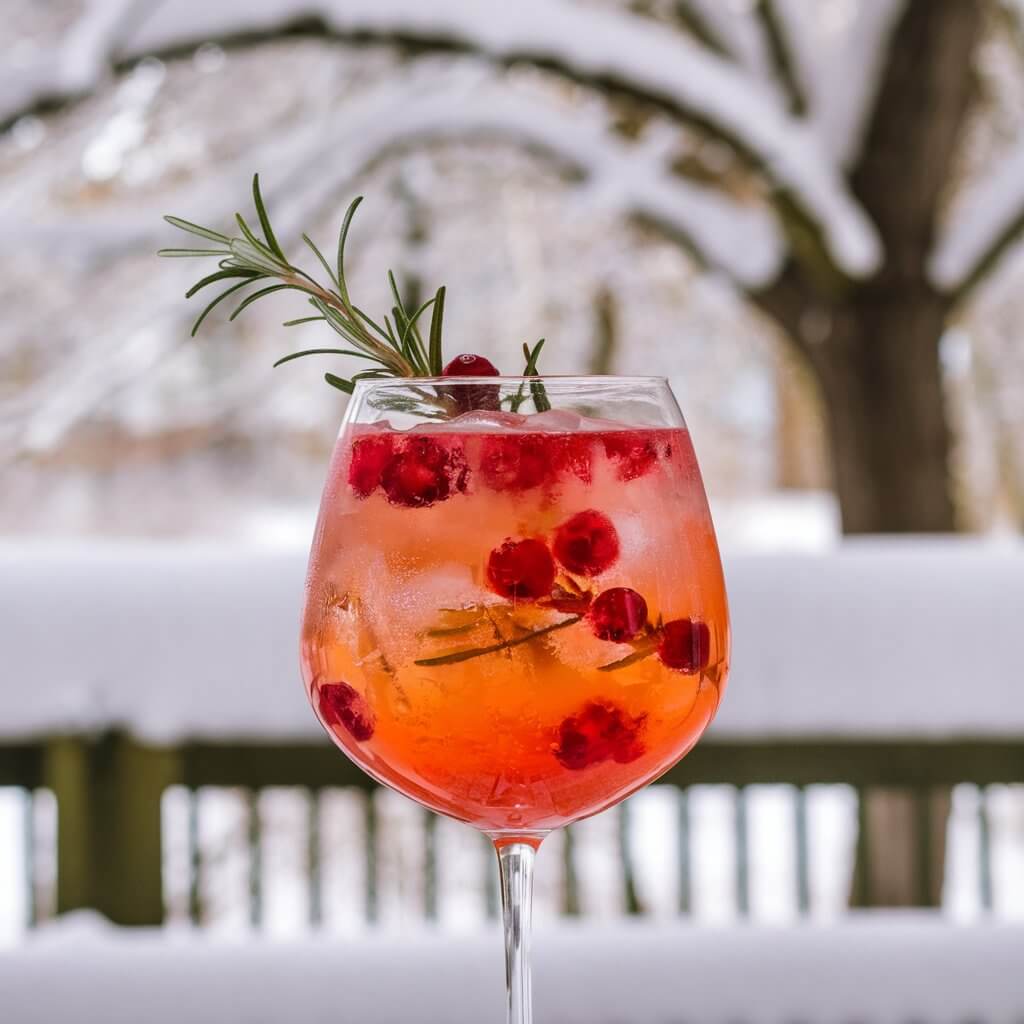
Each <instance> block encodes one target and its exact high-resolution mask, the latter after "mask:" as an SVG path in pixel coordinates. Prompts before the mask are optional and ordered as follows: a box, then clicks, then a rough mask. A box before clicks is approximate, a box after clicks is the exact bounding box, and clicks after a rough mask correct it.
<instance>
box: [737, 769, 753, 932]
mask: <svg viewBox="0 0 1024 1024" xmlns="http://www.w3.org/2000/svg"><path fill="white" fill-rule="evenodd" d="M734 808H735V809H734V819H733V827H734V833H735V836H736V912H737V913H738V914H739V915H740V917H749V916H750V837H749V831H750V828H749V819H748V809H747V791H746V788H745V787H743V786H738V787H737V789H736V802H735V805H734Z"/></svg>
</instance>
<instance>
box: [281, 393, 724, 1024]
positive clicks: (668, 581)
mask: <svg viewBox="0 0 1024 1024" xmlns="http://www.w3.org/2000/svg"><path fill="white" fill-rule="evenodd" d="M301 657H302V670H303V676H304V679H305V684H306V691H307V694H308V696H309V699H310V701H311V702H312V705H313V708H314V710H315V711H316V713H317V715H318V717H319V719H320V721H321V722H322V723H323V725H324V728H325V729H326V730H327V731H328V732H329V733H330V735H331V738H332V739H333V740H334V742H335V743H336V744H337V745H338V746H339V747H341V749H342V750H343V751H344V752H345V753H346V754H347V755H348V756H349V757H350V758H351V759H352V760H353V761H355V762H356V763H357V764H358V765H360V766H361V767H362V768H363V769H364V770H365V771H366V772H367V773H369V774H370V775H371V776H373V778H375V779H377V780H378V781H379V782H382V783H384V784H385V785H388V786H391V787H392V788H394V789H397V790H398V791H399V792H401V793H404V794H405V795H406V796H409V797H411V798H412V799H414V800H416V801H418V802H419V803H421V804H423V805H424V806H426V807H428V808H430V809H432V810H434V811H438V812H440V813H442V814H446V815H448V816H450V817H452V818H456V819H458V820H460V821H465V822H467V823H468V824H470V825H472V826H474V827H475V828H477V829H479V830H481V831H482V832H484V833H485V834H486V835H487V836H489V837H490V839H491V840H492V841H493V842H494V845H495V848H496V850H497V853H498V858H499V863H500V868H501V890H502V903H503V907H504V926H505V946H506V958H507V960H506V968H507V981H508V1020H509V1024H529V1022H530V1020H531V1008H530V969H529V962H528V943H529V931H530V905H531V896H532V881H533V862H534V856H535V852H536V850H537V848H538V847H539V846H540V844H541V842H542V841H543V840H544V837H545V836H546V835H548V834H549V833H550V832H551V831H552V830H553V829H556V828H559V827H561V826H564V825H566V824H568V823H570V822H573V821H577V820H579V819H580V818H584V817H587V816H588V815H591V814H595V813H597V812H598V811H601V810H604V809H605V808H607V807H610V806H612V805H613V804H616V803H618V802H619V801H621V800H623V799H624V798H625V797H627V796H629V794H631V793H633V792H634V791H635V790H637V789H639V788H640V787H642V786H645V785H646V784H647V783H649V782H651V781H652V780H653V779H656V778H657V777H658V776H659V775H660V774H661V773H662V772H664V771H665V770H666V769H668V768H669V767H671V766H672V765H673V764H674V763H675V762H676V761H678V760H679V758H681V757H682V756H683V755H684V754H685V753H686V752H687V751H688V750H689V749H690V748H691V747H692V746H693V745H694V743H696V742H697V739H698V738H699V737H700V735H701V733H702V732H703V731H704V729H705V728H706V726H707V725H708V723H709V722H710V721H711V718H712V716H713V715H714V713H715V710H716V709H717V707H718V703H719V700H720V698H721V694H722V691H723V688H724V686H725V680H726V674H727V668H728V660H729V625H728V613H727V608H726V598H725V589H724V584H723V580H722V570H721V564H720V561H719V555H718V547H717V544H716V541H715V535H714V530H713V527H712V524H711V518H710V515H709V512H708V506H707V500H706V498H705V494H704V487H703V484H702V482H701V477H700V472H699V470H698V468H697V462H696V459H695V457H694V452H693V446H692V444H691V442H690V437H689V434H688V432H687V430H686V427H685V424H684V422H683V418H682V415H681V413H680V411H679V407H678V405H677V404H676V401H675V399H674V398H673V396H672V393H671V391H670V389H669V387H668V384H667V383H666V381H665V380H664V379H663V378H657V377H538V378H529V379H523V378H516V377H511V378H509V377H480V378H468V377H463V378H456V379H451V378H437V379H387V380H379V381H371V382H363V383H360V384H359V385H358V386H357V387H356V390H355V393H354V394H353V396H352V399H351V401H350V403H349V406H348V410H347V412H346V415H345V419H344V423H343V425H342V428H341V433H340V436H339V438H338V442H337V447H336V448H335V452H334V457H333V460H332V462H331V467H330V471H329V475H328V479H327V484H326V486H325V488H324V494H323V501H322V504H321V507H320V517H319V520H318V523H317V528H316V535H315V537H314V540H313V547H312V553H311V556H310V566H309V577H308V586H307V594H306V608H305V617H304V622H303V627H302V650H301Z"/></svg>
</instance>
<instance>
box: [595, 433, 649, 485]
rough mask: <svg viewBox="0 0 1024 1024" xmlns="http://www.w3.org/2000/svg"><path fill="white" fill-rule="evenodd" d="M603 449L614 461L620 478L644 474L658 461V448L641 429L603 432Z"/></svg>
mask: <svg viewBox="0 0 1024 1024" xmlns="http://www.w3.org/2000/svg"><path fill="white" fill-rule="evenodd" d="M604 450H605V452H606V453H607V455H608V458H610V459H611V460H612V461H613V462H615V464H616V470H617V475H618V478H619V479H620V480H635V479H636V478H637V477H641V476H644V475H645V474H646V473H648V472H650V470H651V469H652V468H653V467H654V464H655V463H656V462H657V461H658V449H657V447H656V446H655V444H654V441H653V439H652V438H651V436H650V434H648V433H645V432H644V431H641V430H616V431H613V432H611V433H608V434H605V435H604Z"/></svg>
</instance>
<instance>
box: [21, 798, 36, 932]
mask: <svg viewBox="0 0 1024 1024" xmlns="http://www.w3.org/2000/svg"><path fill="white" fill-rule="evenodd" d="M21 827H22V834H23V836H24V846H25V898H26V899H25V902H26V909H27V913H26V915H25V917H26V921H27V923H28V926H29V928H34V927H35V926H36V925H37V924H38V923H39V905H38V902H37V893H36V885H37V879H36V858H37V857H38V855H39V854H38V850H37V849H36V795H35V791H34V790H31V789H26V790H25V799H24V800H23V802H22V826H21Z"/></svg>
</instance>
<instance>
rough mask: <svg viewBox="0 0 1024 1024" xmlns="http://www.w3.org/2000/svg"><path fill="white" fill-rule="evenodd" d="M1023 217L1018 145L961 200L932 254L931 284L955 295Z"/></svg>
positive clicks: (1023, 148) (1022, 154) (1023, 157)
mask: <svg viewBox="0 0 1024 1024" xmlns="http://www.w3.org/2000/svg"><path fill="white" fill-rule="evenodd" d="M1022 213H1024V145H1019V146H1017V147H1016V148H1015V149H1014V150H1013V151H1011V152H1010V153H1009V154H1008V155H1007V156H1006V157H1004V158H1003V159H1001V160H999V161H998V163H997V164H996V166H995V167H994V168H993V169H992V171H991V173H989V174H982V175H980V176H979V177H978V178H977V179H976V180H975V181H973V182H971V183H970V184H968V185H967V186H966V187H965V190H964V192H963V194H962V195H960V196H959V197H958V198H957V200H956V202H955V205H954V207H953V210H952V211H951V213H950V215H949V216H948V218H947V220H946V223H945V225H944V226H943V227H942V230H941V231H940V233H939V238H938V241H937V242H936V245H935V249H934V251H933V252H932V256H931V261H930V265H929V272H930V274H931V279H932V283H933V284H934V285H935V286H936V287H938V288H940V289H942V290H944V291H954V290H955V289H956V288H957V287H958V286H959V285H960V284H962V283H963V282H964V281H965V280H966V279H967V278H968V277H969V276H970V274H971V273H972V271H973V270H974V268H975V267H976V266H977V265H978V262H979V261H980V260H981V259H982V257H983V256H985V254H986V253H987V252H989V251H990V250H991V249H992V247H993V246H994V245H995V244H996V243H997V242H998V241H999V239H1000V238H1001V237H1002V236H1003V234H1004V233H1005V232H1006V231H1007V230H1008V229H1009V228H1010V227H1011V226H1012V225H1013V224H1015V223H1016V222H1017V221H1019V219H1020V218H1021V216H1022Z"/></svg>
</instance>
